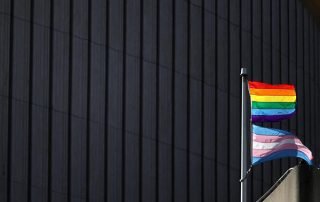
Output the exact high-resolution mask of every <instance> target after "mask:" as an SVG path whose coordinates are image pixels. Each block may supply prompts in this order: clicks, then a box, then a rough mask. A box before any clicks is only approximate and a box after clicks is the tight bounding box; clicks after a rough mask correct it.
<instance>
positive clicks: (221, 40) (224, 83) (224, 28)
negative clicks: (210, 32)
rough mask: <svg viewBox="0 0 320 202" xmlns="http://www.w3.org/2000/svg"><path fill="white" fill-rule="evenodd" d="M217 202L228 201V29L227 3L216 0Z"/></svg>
mask: <svg viewBox="0 0 320 202" xmlns="http://www.w3.org/2000/svg"><path fill="white" fill-rule="evenodd" d="M216 9H217V14H218V16H219V17H218V20H217V38H218V42H217V75H218V77H217V88H218V89H219V90H218V91H217V103H216V106H219V107H217V111H216V113H217V116H218V119H217V128H216V135H217V142H216V144H217V145H216V147H217V159H216V160H217V182H219V186H217V201H223V200H229V186H228V184H229V170H228V169H227V168H228V159H229V142H228V141H229V128H228V122H229V120H228V118H229V111H228V110H229V109H228V107H229V106H228V104H227V103H228V101H229V92H228V90H229V66H228V64H229V63H228V60H229V58H228V55H229V52H228V51H229V39H228V36H229V29H228V1H223V0H218V3H217V8H216Z"/></svg>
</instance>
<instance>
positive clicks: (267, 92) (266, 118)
mask: <svg viewBox="0 0 320 202" xmlns="http://www.w3.org/2000/svg"><path fill="white" fill-rule="evenodd" d="M249 93H250V98H251V108H252V110H251V117H252V122H254V123H255V122H275V121H281V120H284V119H289V118H291V117H292V116H293V115H294V114H295V111H296V110H295V106H296V91H295V88H294V86H293V85H289V84H279V85H272V84H267V83H262V82H256V81H249Z"/></svg>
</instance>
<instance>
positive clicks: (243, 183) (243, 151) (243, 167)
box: [240, 68, 248, 202]
mask: <svg viewBox="0 0 320 202" xmlns="http://www.w3.org/2000/svg"><path fill="white" fill-rule="evenodd" d="M240 76H241V80H242V81H241V82H242V96H241V98H242V99H241V100H242V105H241V179H244V178H245V176H246V172H247V162H248V160H247V136H248V128H247V127H248V120H247V112H248V109H247V90H248V86H247V85H248V84H247V68H241V73H240ZM240 183H241V200H240V201H241V202H247V181H246V180H242V181H241V182H240Z"/></svg>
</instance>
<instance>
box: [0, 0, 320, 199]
mask: <svg viewBox="0 0 320 202" xmlns="http://www.w3.org/2000/svg"><path fill="white" fill-rule="evenodd" d="M52 11H53V13H50V12H52ZM0 22H1V27H0V41H1V46H0V53H1V56H0V63H1V67H0V103H1V105H0V112H1V113H0V120H1V121H0V132H1V134H0V139H1V141H2V143H1V148H0V163H1V167H0V171H1V176H0V200H1V201H7V199H10V201H59V202H60V201H69V200H70V201H237V200H238V197H239V191H240V190H239V183H238V180H239V176H240V169H239V164H240V156H239V150H240V136H239V130H240V103H241V100H240V85H239V82H240V80H239V77H238V75H239V72H238V71H239V69H240V67H243V66H244V67H247V68H249V74H250V76H249V78H250V79H252V80H258V81H265V82H271V83H288V82H289V83H293V84H295V85H296V89H297V94H298V105H297V106H298V108H297V114H296V116H295V117H294V118H293V119H291V120H290V121H284V122H282V123H280V124H279V123H276V124H264V125H265V126H274V127H280V128H283V129H289V130H290V131H292V132H294V133H296V134H297V135H298V136H299V137H300V138H301V139H302V141H303V142H305V143H306V145H307V146H310V148H311V149H312V151H313V152H314V154H316V153H318V151H319V149H318V146H317V145H318V144H319V138H318V137H317V136H316V134H315V132H316V131H318V128H319V126H318V124H317V122H318V119H317V116H316V113H318V111H319V107H318V105H317V102H318V101H319V92H318V91H319V90H318V87H319V82H318V77H319V76H320V74H319V72H320V71H319V70H318V68H317V67H318V65H319V58H320V57H319V34H320V33H319V25H318V24H317V22H316V21H315V19H314V18H313V16H311V15H310V13H309V11H308V10H307V9H305V8H304V7H303V4H302V3H301V2H300V1H299V0H297V1H289V0H281V1H275V0H272V1H251V0H228V1H224V0H217V1H209V0H189V1H185V0H174V1H170V0H153V1H147V0H140V1H134V0H122V1H118V0H111V1H103V0H94V1H88V0H81V1H74V0H70V1H63V0H50V1H49V0H46V1H40V0H15V1H8V0H6V1H1V2H0ZM305 140H306V141H305ZM315 156H316V155H315ZM318 160H319V159H318V158H316V162H317V161H318ZM296 163H297V160H296V159H293V158H292V159H289V160H288V159H285V160H277V161H273V162H267V163H265V164H263V165H259V166H255V167H254V168H253V173H252V175H251V176H249V178H248V179H247V180H248V181H249V188H250V189H249V196H250V197H249V198H250V200H249V201H255V200H257V199H258V198H259V197H260V196H261V195H262V194H263V193H264V191H266V190H267V189H268V188H269V187H270V186H271V185H272V182H274V181H275V180H277V179H278V177H279V176H280V175H281V174H282V173H283V172H284V171H285V170H286V169H287V168H288V166H291V165H295V164H296ZM7 169H9V170H7ZM8 193H9V195H7V194H8Z"/></svg>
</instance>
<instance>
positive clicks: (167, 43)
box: [158, 0, 173, 202]
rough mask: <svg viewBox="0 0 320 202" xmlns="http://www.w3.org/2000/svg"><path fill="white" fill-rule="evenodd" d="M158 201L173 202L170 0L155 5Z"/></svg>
mask: <svg viewBox="0 0 320 202" xmlns="http://www.w3.org/2000/svg"><path fill="white" fill-rule="evenodd" d="M158 6H159V8H158V12H159V13H158V18H159V19H158V28H159V30H158V43H159V44H158V45H159V47H158V51H159V53H158V60H159V61H158V64H159V72H158V74H159V75H158V78H159V84H158V85H159V92H158V93H159V95H158V96H159V97H158V98H159V101H158V102H159V105H158V111H159V114H158V124H159V128H158V130H159V131H158V142H159V148H158V149H159V151H158V161H159V162H158V166H159V170H158V177H159V181H158V201H163V202H165V201H170V200H171V199H172V173H173V171H172V158H173V157H172V154H173V152H172V135H173V134H172V127H173V126H172V118H173V117H172V95H173V93H172V91H173V89H172V77H173V74H172V73H173V71H172V68H173V67H172V29H173V26H172V22H173V12H172V9H173V6H172V1H171V0H162V1H159V3H158Z"/></svg>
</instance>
